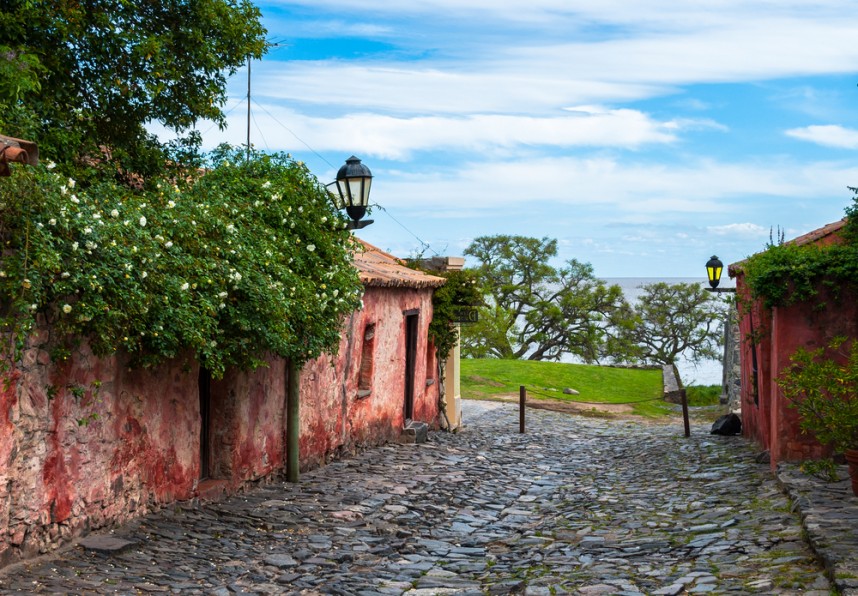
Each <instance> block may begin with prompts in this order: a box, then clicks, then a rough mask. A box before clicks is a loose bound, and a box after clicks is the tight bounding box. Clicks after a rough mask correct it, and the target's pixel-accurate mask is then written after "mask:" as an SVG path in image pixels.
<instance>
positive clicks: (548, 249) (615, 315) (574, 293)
mask: <svg viewBox="0 0 858 596" xmlns="http://www.w3.org/2000/svg"><path fill="white" fill-rule="evenodd" d="M465 254H466V255H469V256H472V257H474V258H476V259H477V261H478V263H479V264H478V265H477V266H476V268H475V270H476V273H477V276H478V280H479V283H480V285H481V288H482V290H483V293H484V296H485V298H486V306H484V307H481V308H480V321H479V323H476V324H472V325H465V326H463V328H462V342H463V343H462V351H463V353H464V355H466V356H469V357H475V358H509V359H528V360H559V359H560V358H561V356H562V355H563V354H573V355H576V356H578V357H580V358H581V359H583V360H584V361H585V362H598V361H600V360H602V359H605V358H609V359H612V360H613V359H616V357H617V356H620V358H621V359H622V355H623V354H625V346H626V344H625V343H624V342H625V338H626V335H625V333H623V334H619V333H615V331H614V325H617V326H620V327H621V326H623V325H626V326H627V325H628V321H629V315H630V309H629V306H628V304H627V303H626V301H625V298H624V297H623V293H622V290H621V289H620V287H619V286H609V285H607V284H606V283H605V282H603V281H601V280H599V279H597V278H596V277H595V275H594V273H593V267H592V266H591V265H590V264H589V263H582V262H580V261H576V260H574V259H573V260H570V261H568V262H566V263H565V264H564V265H563V266H561V267H559V268H555V267H554V266H552V265H551V264H550V263H549V261H550V260H551V259H552V258H553V257H555V256H556V255H557V241H556V240H553V239H549V238H542V239H537V238H528V237H524V236H509V235H496V236H482V237H479V238H477V239H475V240H474V241H473V242H472V243H471V245H470V246H469V247H468V248H467V249H466V250H465ZM609 323H611V324H609Z"/></svg>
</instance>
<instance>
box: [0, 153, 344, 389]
mask: <svg viewBox="0 0 858 596" xmlns="http://www.w3.org/2000/svg"><path fill="white" fill-rule="evenodd" d="M50 168H51V164H48V166H47V167H40V168H16V169H15V172H14V175H13V177H12V178H10V179H7V181H6V182H4V184H2V185H0V241H2V244H3V249H4V250H3V253H2V256H0V303H2V304H3V306H4V308H3V309H2V315H3V316H2V319H0V324H2V325H3V329H5V330H7V331H10V332H12V336H13V337H14V338H16V340H17V344H16V345H17V347H18V348H21V347H23V345H24V341H25V339H26V336H27V335H28V334H29V333H31V332H33V331H34V330H35V329H37V327H39V326H40V323H42V322H43V323H46V324H47V329H49V330H50V335H49V336H48V337H46V338H40V339H39V341H43V342H44V348H45V349H47V350H49V351H50V353H51V354H52V356H54V357H60V358H62V357H67V356H68V354H69V353H70V351H71V350H72V349H73V348H74V345H75V343H76V342H77V341H78V338H81V337H85V338H87V339H88V341H89V343H90V345H91V346H92V349H93V351H94V352H95V353H96V354H99V355H104V354H111V353H113V352H116V351H119V350H121V351H124V352H127V353H128V354H129V355H130V356H131V358H132V363H133V364H135V365H153V364H156V363H158V362H160V361H162V360H164V359H166V358H173V357H176V356H178V355H180V354H183V353H190V354H192V355H194V356H195V357H196V358H197V359H198V360H199V361H200V363H201V364H202V365H204V366H206V367H207V368H209V369H210V370H211V371H212V372H213V373H214V374H215V375H220V374H222V373H223V371H224V370H225V368H226V367H228V366H236V367H239V368H242V369H250V368H254V367H256V366H259V365H261V364H263V362H264V360H263V359H264V357H265V356H266V354H275V355H278V356H282V357H286V358H292V359H293V360H295V361H296V362H297V363H299V364H300V363H303V362H305V361H306V360H308V359H311V358H314V357H317V356H318V355H320V354H321V353H322V352H326V351H331V350H334V349H336V347H337V346H338V345H339V332H340V321H341V317H342V316H343V314H344V313H348V312H351V311H353V310H354V309H355V308H356V307H357V306H358V305H359V300H360V292H361V285H360V282H359V279H358V275H357V272H356V270H355V268H354V267H353V266H352V263H351V251H352V250H353V246H352V242H351V236H350V235H349V233H348V232H347V231H346V230H345V228H344V225H345V224H344V222H343V220H342V218H341V216H339V215H338V214H337V213H336V212H334V211H333V208H332V206H331V205H330V202H329V200H328V196H327V192H326V191H325V189H324V187H323V186H321V185H320V184H319V183H318V182H317V181H316V180H315V178H314V177H313V176H312V175H310V174H309V172H308V171H307V169H306V168H305V167H304V165H303V164H301V163H299V162H294V161H292V160H291V159H289V158H288V156H284V155H279V154H278V155H261V154H253V155H252V156H251V159H250V161H246V160H245V158H244V155H243V153H242V152H241V151H237V150H233V149H229V148H222V149H221V150H219V151H218V152H217V153H216V154H215V155H214V156H213V158H212V163H211V168H210V169H209V170H208V171H207V172H206V173H205V174H204V175H200V174H199V173H198V172H196V171H195V172H189V173H188V174H187V175H186V176H183V177H180V178H178V179H168V178H166V177H161V178H153V179H151V180H149V181H148V182H147V188H148V190H146V189H143V190H134V189H131V188H128V187H127V186H121V185H118V184H116V183H113V182H98V183H95V184H93V185H92V186H89V187H88V188H82V187H81V186H82V185H80V184H77V183H76V181H75V180H73V179H71V178H68V177H66V176H62V175H59V174H57V173H55V172H54V171H52V170H51V169H50ZM5 346H6V348H5V356H6V357H7V358H13V359H14V358H16V357H17V354H16V353H15V352H14V350H11V351H10V347H9V346H10V344H8V343H6V344H5Z"/></svg>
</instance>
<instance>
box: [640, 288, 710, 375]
mask: <svg viewBox="0 0 858 596" xmlns="http://www.w3.org/2000/svg"><path fill="white" fill-rule="evenodd" d="M635 316H636V320H635V323H634V325H632V326H630V327H627V328H626V330H625V332H624V333H625V334H626V339H627V341H628V342H629V343H632V344H635V345H636V346H637V347H638V350H639V351H638V354H637V356H638V358H639V359H640V360H642V361H643V362H646V363H649V364H674V363H675V362H676V361H677V359H678V358H679V357H680V355H682V356H684V357H685V358H687V359H688V360H690V361H691V362H699V361H701V360H705V359H717V358H720V356H721V347H722V345H723V339H724V337H723V333H724V317H725V309H724V303H723V302H722V301H721V300H720V299H718V298H716V297H715V295H714V294H713V293H712V292H708V291H707V290H706V289H705V288H704V287H703V286H701V285H700V284H694V283H679V284H668V283H664V282H659V283H654V284H646V285H644V286H643V294H642V295H641V296H640V298H639V299H638V303H637V305H636V307H635Z"/></svg>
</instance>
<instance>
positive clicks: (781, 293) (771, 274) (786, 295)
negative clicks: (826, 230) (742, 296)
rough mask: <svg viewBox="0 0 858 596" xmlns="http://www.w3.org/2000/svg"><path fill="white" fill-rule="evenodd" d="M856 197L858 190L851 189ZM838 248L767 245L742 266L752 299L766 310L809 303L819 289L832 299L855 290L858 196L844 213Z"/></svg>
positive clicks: (814, 245)
mask: <svg viewBox="0 0 858 596" xmlns="http://www.w3.org/2000/svg"><path fill="white" fill-rule="evenodd" d="M852 190H853V192H856V193H858V189H852ZM846 215H847V223H846V226H845V228H844V232H843V238H844V240H845V242H844V243H842V244H832V245H829V246H820V245H817V244H814V243H811V244H805V245H802V246H796V245H795V244H789V243H787V244H771V243H770V244H769V245H768V246H767V248H766V250H764V251H763V252H760V253H758V254H755V255H753V256H751V257H748V258H747V259H746V260H745V261H744V263H743V264H742V269H743V271H744V273H745V281H746V283H747V284H748V287H749V288H750V290H751V296H752V297H753V298H760V299H761V300H762V301H763V305H764V306H765V307H766V308H773V307H776V306H788V305H790V304H795V303H797V302H804V301H807V300H810V299H812V298H814V297H815V296H817V295H818V294H819V289H820V288H821V287H827V288H828V289H830V291H831V292H832V294H833V295H834V297H835V298H836V297H837V296H839V293H840V291H841V289H842V288H844V287H846V288H851V289H853V290H855V289H858V194H856V196H855V197H854V198H853V204H852V205H851V206H850V207H849V208H847V209H846Z"/></svg>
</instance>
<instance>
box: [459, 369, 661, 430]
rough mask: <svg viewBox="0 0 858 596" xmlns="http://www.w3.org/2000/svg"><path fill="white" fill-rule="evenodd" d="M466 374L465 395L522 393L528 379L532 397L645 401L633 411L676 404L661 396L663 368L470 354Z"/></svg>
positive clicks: (655, 411)
mask: <svg viewBox="0 0 858 596" xmlns="http://www.w3.org/2000/svg"><path fill="white" fill-rule="evenodd" d="M461 380H462V397H463V398H465V399H493V398H494V399H497V398H498V397H500V396H502V395H513V396H517V395H518V393H519V386H521V385H524V386H525V387H527V390H528V399H557V400H562V401H573V402H598V403H612V404H619V403H629V402H643V403H637V404H634V406H633V408H634V411H633V413H635V414H638V415H641V416H650V417H653V416H663V415H666V414H668V413H671V412H675V410H674V409H673V406H672V405H671V404H667V403H665V402H663V401H661V399H660V398H661V396H662V378H661V369H654V370H641V369H630V368H613V367H609V366H588V365H584V364H565V363H561V362H531V361H528V360H492V359H487V360H474V359H469V358H466V359H462V375H461ZM567 387H568V388H571V389H575V390H576V391H578V392H579V393H580V395H564V394H563V389H565V388H567ZM551 389H555V390H556V391H551ZM540 394H542V395H540ZM546 395H548V396H550V398H549V397H545V396H546ZM646 400H650V401H646ZM652 400H655V401H652Z"/></svg>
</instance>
